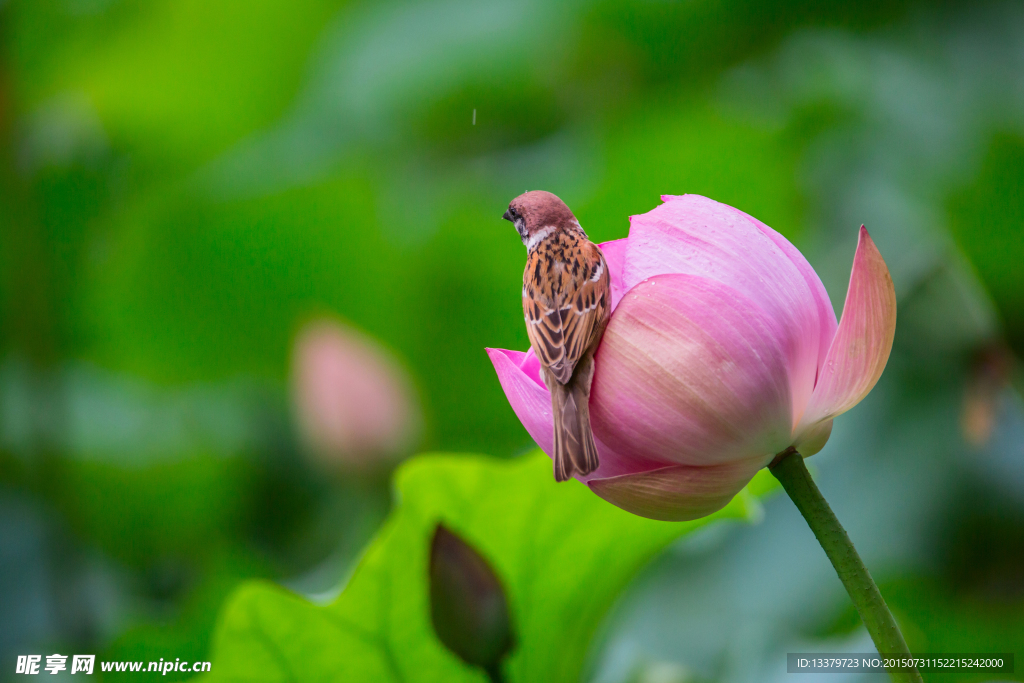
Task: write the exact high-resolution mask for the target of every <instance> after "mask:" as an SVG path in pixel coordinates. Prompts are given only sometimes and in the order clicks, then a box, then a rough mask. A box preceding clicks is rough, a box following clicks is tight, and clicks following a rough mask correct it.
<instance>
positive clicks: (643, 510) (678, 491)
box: [587, 456, 772, 522]
mask: <svg viewBox="0 0 1024 683" xmlns="http://www.w3.org/2000/svg"><path fill="white" fill-rule="evenodd" d="M771 457H772V456H767V457H759V458H752V459H748V460H739V461H734V462H728V463H723V464H720V465H707V466H703V467H699V466H693V465H670V466H668V467H662V468H659V469H655V470H649V471H647V472H640V473H637V474H624V475H620V476H617V477H608V478H606V479H591V480H590V481H589V482H587V485H588V486H590V489H591V490H592V491H593V492H594V493H596V494H597V495H599V496H601V497H602V498H604V499H605V500H607V501H608V502H609V503H611V504H613V505H616V506H618V507H620V508H622V509H623V510H626V511H627V512H632V513H633V514H635V515H640V516H641V517H647V518H649V519H660V520H664V521H667V522H681V521H686V520H690V519H698V518H700V517H704V516H705V515H710V514H711V513H712V512H715V511H717V510H720V509H722V508H723V507H725V506H726V504H728V502H729V501H730V500H732V497H733V496H735V495H736V494H737V493H739V491H740V489H742V488H743V487H744V486H746V484H747V482H749V481H750V480H751V478H752V477H753V476H754V474H756V473H757V471H758V470H759V469H761V468H762V467H764V466H765V465H766V464H768V461H769V460H771Z"/></svg>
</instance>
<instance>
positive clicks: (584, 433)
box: [550, 358, 598, 481]
mask: <svg viewBox="0 0 1024 683" xmlns="http://www.w3.org/2000/svg"><path fill="white" fill-rule="evenodd" d="M584 360H585V363H586V364H585V365H584V363H582V362H581V365H584V367H578V368H577V372H576V373H574V375H573V377H572V379H570V380H569V382H568V384H561V383H559V382H557V381H552V382H550V385H551V387H552V389H551V409H552V417H553V418H554V419H553V422H554V428H555V440H554V441H555V444H554V445H555V452H554V460H555V480H556V481H565V480H567V479H570V478H572V476H573V474H577V473H578V474H580V475H586V474H590V473H591V472H593V471H594V470H596V469H597V465H598V460H597V445H596V444H595V443H594V432H593V430H592V429H591V427H590V380H591V378H592V377H593V364H592V363H591V362H590V359H589V358H587V359H584ZM581 371H582V372H581Z"/></svg>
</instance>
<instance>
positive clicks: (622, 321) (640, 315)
mask: <svg viewBox="0 0 1024 683" xmlns="http://www.w3.org/2000/svg"><path fill="white" fill-rule="evenodd" d="M786 335H787V330H786V329H785V327H783V326H781V325H780V324H779V323H778V321H776V320H773V319H772V318H770V317H768V316H767V315H765V313H764V311H762V310H761V309H760V308H759V307H758V306H756V305H754V304H753V303H751V302H750V301H749V300H748V299H747V298H746V297H744V296H743V295H741V294H740V293H739V292H737V291H736V290H733V289H731V288H729V287H727V286H725V285H723V284H720V283H718V282H714V281H712V280H708V279H706V278H702V277H694V276H692V275H659V276H657V277H652V278H650V279H649V280H647V281H645V282H642V283H640V284H638V285H637V286H635V287H633V288H632V289H631V290H630V291H629V292H628V293H627V294H626V296H625V297H624V298H623V300H622V302H621V303H620V304H619V307H618V309H616V312H615V314H614V315H613V316H612V319H611V321H610V322H609V325H608V328H607V330H606V331H605V333H604V338H603V340H602V342H601V346H600V348H599V349H598V352H597V356H596V370H595V375H594V383H593V388H592V391H591V400H590V410H591V419H592V423H593V427H594V434H595V435H596V436H597V437H598V438H599V439H601V441H602V442H603V443H605V444H607V445H608V446H610V447H611V448H612V449H614V450H615V451H616V452H617V453H619V454H620V455H622V456H624V457H627V458H631V457H638V458H639V457H643V458H648V459H651V460H654V461H657V462H661V463H664V464H679V465H709V464H719V463H725V462H729V461H731V460H746V459H749V458H751V457H756V456H761V455H765V454H774V453H777V452H779V451H781V450H783V449H784V448H786V447H787V446H789V444H790V441H791V434H792V423H791V419H792V418H791V417H790V405H791V402H790V394H789V392H790V386H789V377H788V374H787V365H786V359H785V356H784V353H783V346H782V343H783V342H784V341H785V340H786V339H787V338H788V337H787V336H786Z"/></svg>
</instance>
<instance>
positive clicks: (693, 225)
mask: <svg viewBox="0 0 1024 683" xmlns="http://www.w3.org/2000/svg"><path fill="white" fill-rule="evenodd" d="M662 200H663V201H664V202H665V203H664V204H662V205H661V206H659V207H657V208H655V209H654V210H652V211H650V212H648V213H646V214H643V215H642V216H633V217H632V218H631V219H630V231H629V237H627V238H625V239H621V240H616V241H614V242H606V243H605V244H602V245H601V249H602V250H603V251H604V254H605V257H606V258H607V260H608V265H609V268H610V270H611V277H612V305H613V313H612V316H611V320H610V321H609V324H608V328H607V330H606V332H605V334H604V337H603V339H602V341H601V346H600V348H599V349H598V351H597V354H596V357H595V375H594V384H593V389H592V392H591V397H590V411H591V419H592V423H593V428H594V435H595V437H596V441H597V445H598V452H599V454H600V461H601V466H600V467H599V468H598V469H597V470H596V471H595V472H593V473H592V474H590V475H588V476H586V477H582V478H581V480H582V481H585V482H586V483H587V484H588V485H589V486H590V488H591V489H592V490H593V491H594V492H595V493H597V494H598V495H599V496H601V497H602V498H604V499H606V500H608V501H609V502H611V503H613V504H615V505H617V506H619V507H621V508H623V509H625V510H628V511H630V512H633V513H635V514H638V515H642V516H644V517H650V518H652V519H664V520H685V519H696V518H698V517H702V516H704V515H707V514H710V513H712V512H714V511H715V510H718V509H719V508H721V507H723V506H724V505H725V504H726V503H728V502H729V500H730V499H731V498H732V497H733V496H734V495H735V494H736V493H737V492H738V491H739V490H740V489H741V488H743V486H744V485H746V483H747V482H748V481H750V479H751V478H752V477H753V475H754V474H755V473H756V472H757V470H759V469H760V468H762V467H764V466H766V465H768V464H769V463H770V462H771V460H772V458H773V457H774V456H775V455H776V454H777V453H779V452H781V451H783V450H785V449H787V448H789V447H790V446H793V447H795V448H796V449H797V450H798V451H799V452H800V453H802V454H803V455H805V456H807V455H812V454H814V453H817V452H818V451H819V450H821V448H822V447H823V446H824V445H825V442H826V441H827V440H828V437H829V434H830V433H831V431H832V419H833V418H834V417H836V416H837V415H839V414H841V413H844V412H846V411H847V410H849V409H850V408H852V407H853V406H855V405H856V404H857V403H859V402H860V401H861V399H863V398H864V397H865V396H866V395H867V393H868V392H869V391H871V389H872V387H874V385H875V382H877V381H878V378H879V376H881V374H882V370H883V368H884V367H885V364H886V361H887V360H888V358H889V351H890V350H891V349H892V341H893V335H894V333H895V326H896V295H895V292H894V290H893V285H892V279H891V278H890V277H889V271H888V268H886V265H885V262H884V261H883V260H882V257H881V255H880V254H879V253H878V249H877V248H876V247H875V245H874V242H872V241H871V238H870V237H869V236H868V233H867V231H866V230H865V229H864V228H863V227H862V228H861V231H860V239H859V242H858V245H857V252H856V254H855V256H854V259H853V272H852V275H851V277H850V287H849V291H848V292H847V296H846V305H845V307H844V309H843V320H842V322H841V323H840V324H838V325H837V323H836V316H835V312H834V311H833V309H832V304H831V302H830V301H829V298H828V295H827V294H826V292H825V288H824V287H823V286H822V284H821V280H819V279H818V276H817V274H816V273H815V272H814V270H813V269H812V268H811V266H810V265H809V264H808V263H807V260H806V259H805V258H804V257H803V255H802V254H801V253H800V252H799V251H797V249H796V248H795V247H794V246H793V245H792V244H790V243H789V242H788V241H787V240H786V239H785V238H784V237H782V235H780V234H778V233H777V232H775V231H774V230H772V229H771V228H769V227H768V226H766V225H764V224H763V223H761V222H760V221H758V220H757V219H755V218H752V217H750V216H748V215H746V214H745V213H743V212H741V211H738V210H736V209H733V208H732V207H729V206H726V205H724V204H720V203H718V202H715V201H712V200H710V199H707V198H705V197H700V196H697V195H683V196H680V197H673V196H665V197H662ZM488 354H489V355H490V358H491V362H492V363H493V364H494V367H495V370H497V373H498V378H499V380H500V381H501V386H502V388H503V389H504V391H505V394H506V396H507V397H508V399H509V402H510V403H511V405H512V408H513V410H515V412H516V415H517V416H518V417H519V419H520V420H521V421H522V423H523V425H524V426H525V427H526V429H527V431H528V432H529V433H530V435H531V436H532V437H533V438H534V440H535V441H536V442H537V443H538V444H539V445H540V447H541V448H543V449H544V450H545V451H546V452H548V453H549V454H550V453H551V441H552V428H551V400H550V394H549V393H548V390H547V388H546V387H545V386H544V383H543V381H542V380H541V378H540V372H539V363H538V361H537V359H536V357H535V356H534V354H533V351H532V350H530V351H528V352H526V353H521V352H517V351H506V350H502V349H488Z"/></svg>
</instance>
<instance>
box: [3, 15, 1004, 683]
mask: <svg viewBox="0 0 1024 683" xmlns="http://www.w3.org/2000/svg"><path fill="white" fill-rule="evenodd" d="M0 21H2V41H3V43H2V52H0V136H2V138H0V234H2V241H0V245H2V246H0V249H2V252H0V259H2V260H0V275H2V277H0V301H2V306H3V308H2V311H3V313H2V316H3V317H2V321H3V322H2V327H0V662H2V664H0V679H4V680H6V677H9V676H12V675H13V674H11V672H12V671H13V670H14V669H13V662H14V659H15V656H16V655H17V654H24V653H27V652H35V651H40V652H41V651H43V650H46V652H47V653H49V652H51V651H61V652H63V651H65V650H70V651H74V652H95V653H97V654H98V656H99V658H100V659H140V660H141V659H152V658H156V657H160V656H164V657H166V656H171V657H182V658H190V659H193V660H194V659H202V658H207V653H208V649H209V640H210V634H211V632H212V629H213V626H214V622H215V618H216V615H217V610H218V608H219V606H220V605H221V603H222V601H223V600H224V598H225V596H226V595H227V594H228V593H229V592H230V590H231V589H232V588H233V587H234V586H236V585H237V584H238V582H239V581H241V580H242V579H245V578H253V577H263V578H268V579H272V580H276V581H281V582H283V583H284V584H285V585H286V586H288V587H290V588H293V589H294V590H297V591H299V592H304V593H307V594H314V593H320V592H323V591H327V590H329V589H330V588H331V587H332V586H335V585H337V584H338V582H339V581H340V580H341V579H342V577H343V576H345V574H346V572H347V570H348V567H350V565H351V562H352V560H353V558H354V557H356V555H357V553H358V551H359V549H360V548H361V547H362V546H363V544H364V543H365V542H366V540H367V539H368V538H369V537H370V536H371V535H372V533H373V530H374V529H375V528H376V526H377V524H378V523H379V521H380V520H381V519H382V517H383V515H384V513H385V511H386V509H387V506H388V504H389V503H388V500H389V493H388V486H387V483H386V474H382V473H380V472H377V473H369V474H368V473H365V472H363V473H358V474H357V473H349V474H344V473H338V472H333V473H331V474H325V473H324V472H323V470H322V469H319V468H318V466H317V465H316V464H315V462H314V461H313V460H311V459H310V458H308V457H306V455H308V454H307V453H306V451H307V450H308V448H307V447H306V446H304V445H303V442H302V441H301V439H299V438H297V437H296V430H295V428H294V426H293V425H294V415H293V414H294V410H293V409H292V407H291V403H290V400H291V399H290V392H289V389H288V378H289V372H290V366H289V363H290V358H291V347H292V343H293V340H294V338H295V335H296V333H297V331H298V330H299V329H300V328H301V326H302V325H303V324H304V323H305V322H307V321H309V320H311V319H314V318H316V317H318V316H322V315H328V316H335V317H338V318H340V319H342V320H344V321H347V323H348V324H351V325H352V326H354V327H356V328H358V329H360V330H362V331H364V332H366V333H367V334H368V335H370V336H372V337H373V338H375V339H376V340H378V341H379V342H380V343H381V344H382V346H383V347H384V348H386V349H389V350H390V352H391V353H393V354H394V355H395V357H397V358H398V359H399V360H400V362H401V363H402V364H403V365H404V367H405V368H407V369H408V371H409V373H410V375H411V377H412V378H413V382H414V384H415V386H416V392H417V396H418V398H417V400H418V401H419V403H420V405H421V407H422V411H423V414H424V430H423V432H422V437H421V439H420V442H419V443H418V444H417V450H445V451H473V452H482V453H487V454H490V455H494V456H497V457H512V456H515V455H517V454H521V453H522V452H524V451H525V450H527V449H528V448H530V447H532V443H531V441H530V439H529V437H528V436H527V434H526V432H525V430H523V429H522V427H521V426H520V425H519V423H518V421H517V419H516V418H515V415H514V414H513V413H512V411H511V409H510V408H509V406H508V404H507V402H506V401H505V398H504V396H503V394H502V392H501V389H500V387H499V385H498V383H497V381H496V378H495V376H494V373H493V370H492V368H491V366H490V363H489V361H488V360H487V357H486V355H485V354H484V351H483V349H484V347H485V346H490V347H503V348H518V349H525V348H526V347H527V344H528V342H527V338H526V334H525V329H524V327H523V324H522V317H521V316H522V314H521V310H520V299H519V288H520V278H521V273H522V266H523V262H524V255H523V252H522V247H521V245H520V244H519V241H518V238H517V236H516V234H515V232H514V231H513V230H512V228H511V227H510V226H509V225H508V224H507V223H504V222H502V221H501V220H500V216H501V213H502V212H503V210H504V208H505V206H506V205H507V202H508V201H509V200H510V199H511V198H512V197H514V196H515V195H517V194H519V193H520V192H522V191H524V190H527V189H539V188H543V189H547V190H550V191H553V192H555V193H557V194H559V195H560V196H561V197H562V198H563V199H565V200H566V202H567V203H568V204H569V206H570V207H572V208H573V210H574V211H575V213H576V215H577V216H578V217H579V218H580V221H581V223H582V225H583V226H584V227H585V228H586V229H587V231H588V232H589V233H590V236H591V238H592V239H595V240H596V241H602V240H608V239H615V238H619V237H624V236H625V235H626V233H627V230H628V220H627V217H628V216H629V215H632V214H637V213H642V212H645V211H647V210H649V209H651V208H653V207H654V206H655V205H656V204H657V202H658V197H659V195H661V194H682V193H698V194H704V195H707V196H710V197H712V198H714V199H717V200H719V201H723V202H726V203H728V204H731V205H734V206H736V207H738V208H740V209H742V210H744V211H746V212H748V213H750V214H752V215H754V216H757V217H758V218H760V219H761V220H763V221H765V222H766V223H768V224H769V225H771V226H773V227H774V228H776V229H777V230H779V231H780V232H782V233H783V234H785V235H786V236H787V237H788V238H789V239H790V240H792V241H793V242H794V243H795V244H796V245H797V246H798V247H800V248H801V250H803V251H804V253H805V254H807V255H808V258H809V259H810V260H811V262H812V264H813V265H814V266H815V267H816V269H817V270H818V272H819V274H820V275H821V277H822V279H823V281H824V282H825V284H826V287H827V288H828V290H829V292H830V295H831V296H832V298H833V302H834V303H835V305H836V308H837V310H840V309H841V306H842V301H843V297H844V295H845V287H846V279H847V278H848V276H849V267H850V261H851V259H852V255H853V245H854V243H855V239H856V234H857V233H856V228H857V227H858V226H859V225H860V224H861V223H866V224H867V226H868V228H869V229H870V230H871V231H872V235H873V236H874V238H875V240H876V242H877V243H878V245H879V247H880V249H881V251H882V253H883V255H884V256H885V257H886V259H887V261H888V263H889V265H890V269H891V270H892V273H893V277H894V280H895V282H896V287H897V294H898V296H899V302H900V304H899V305H900V322H899V326H898V330H897V341H896V347H895V349H894V353H893V357H892V359H891V361H890V366H889V369H888V370H887V372H886V375H885V377H884V378H883V381H882V383H881V384H880V385H879V387H878V388H877V389H876V390H875V392H873V394H872V395H871V397H870V398H869V400H868V401H866V402H865V403H864V404H863V405H862V406H860V407H858V408H857V409H856V410H855V411H853V413H851V414H850V415H849V416H848V417H846V418H843V420H841V421H840V422H837V426H836V431H835V434H834V436H833V438H832V443H830V445H829V446H828V448H826V450H825V451H824V452H823V453H822V454H821V455H820V456H816V457H815V459H814V461H813V462H814V463H815V464H816V466H817V467H818V472H819V476H820V480H821V484H822V488H823V490H825V493H826V495H827V496H828V497H829V498H830V500H832V501H833V504H834V505H835V507H836V509H837V513H838V514H839V517H840V519H842V520H843V522H844V523H845V524H847V526H848V528H849V530H850V533H851V535H852V536H853V538H854V540H855V542H857V543H858V546H859V547H860V548H861V550H862V554H864V555H865V558H866V560H867V561H868V564H869V566H871V567H872V570H873V571H875V574H876V577H877V578H878V579H879V580H880V582H881V583H882V584H883V592H885V593H886V594H887V596H888V597H889V598H890V601H891V603H892V604H893V607H894V609H895V610H896V611H897V613H899V615H900V616H901V618H903V619H905V620H906V622H907V624H908V626H907V631H908V639H910V640H911V647H912V648H915V649H916V650H922V651H960V652H964V651H999V652H1009V651H1013V649H1014V647H1017V648H1018V652H1019V653H1022V654H1024V647H1021V646H1022V645H1024V609H1022V608H1024V409H1022V405H1024V404H1022V402H1021V399H1020V386H1021V382H1020V372H1019V369H1018V367H1019V366H1018V361H1017V359H1018V358H1019V357H1020V356H1021V355H1022V354H1024V268H1022V264H1024V230H1022V224H1024V195H1022V193H1021V187H1024V184H1022V183H1024V9H1022V8H1021V6H1020V5H1019V4H1016V3H977V2H974V3H956V2H942V3H926V2H913V1H911V0H905V1H895V2H889V1H882V0H872V1H869V2H839V3H829V4H821V3H811V2H804V1H801V0H778V1H776V2H771V3H760V2H751V1H747V0H737V1H735V2H717V1H713V0H688V1H686V2H681V1H673V0H601V1H598V2H590V3H587V2H560V3H542V2H530V1H519V2H515V1H511V0H485V1H483V2H471V1H469V0H424V1H418V2H413V1H411V0H395V1H388V2H377V3H372V2H363V3H360V2H343V1H337V0H294V1H293V2H288V3H285V2H258V3H242V2H235V1H233V0H217V1H207V2H198V1H194V0H175V1H171V0H150V1H148V2H141V1H139V0H34V1H32V2H28V1H19V0H9V1H8V2H7V3H4V4H2V5H0ZM787 506H789V507H787ZM790 508H791V505H790V504H789V502H788V501H786V500H774V501H772V502H771V503H769V504H768V506H767V511H766V518H765V521H764V523H763V524H762V525H761V526H760V527H757V528H754V529H749V530H742V531H740V530H732V531H730V532H721V533H717V532H716V533H710V534H707V535H704V536H701V540H699V541H695V542H690V541H687V543H686V544H683V545H680V546H679V547H678V548H675V549H674V550H672V551H670V552H669V553H668V554H666V555H665V556H664V557H662V558H661V559H659V560H658V561H657V562H656V563H655V565H654V566H652V567H651V568H649V570H648V571H646V572H645V573H644V575H643V576H642V577H641V578H640V579H639V580H638V581H637V582H636V583H635V584H634V586H633V587H632V588H631V590H630V591H629V592H628V594H627V595H626V596H625V597H624V598H623V600H622V601H621V602H620V604H619V605H618V607H617V608H616V610H615V613H614V614H613V615H612V617H611V618H610V619H609V621H608V623H607V624H606V625H605V626H604V628H603V636H602V638H601V641H600V642H599V643H595V644H594V646H593V651H592V653H591V660H592V661H591V665H590V666H589V668H588V673H587V677H588V678H587V680H594V681H605V682H608V683H612V682H615V681H628V680H636V681H655V680H657V681H684V680H721V681H747V680H751V681H752V680H772V679H780V678H781V677H782V676H784V673H780V672H779V671H778V670H777V666H776V665H777V662H778V653H779V652H782V653H784V652H786V651H795V650H796V649H798V646H802V647H803V648H804V649H805V650H806V649H820V650H823V651H827V650H828V649H829V647H832V648H835V649H840V648H850V649H852V650H858V647H859V651H863V650H865V649H869V648H868V646H867V645H865V642H866V641H864V636H863V633H862V632H861V631H858V630H857V621H856V619H854V618H853V616H852V615H853V613H852V608H849V609H847V608H846V607H845V605H846V602H845V600H844V596H843V594H842V589H841V586H840V585H839V583H838V582H837V581H836V580H835V577H834V575H831V576H830V572H831V569H830V568H829V567H828V565H827V562H826V561H825V558H824V556H823V554H821V552H820V549H818V548H817V547H816V546H814V545H813V539H810V538H809V533H807V530H806V528H803V527H802V523H800V521H799V520H798V519H797V518H796V516H795V512H793V511H792V510H791V509H790ZM858 638H860V640H858ZM858 644H859V646H858ZM1018 668H1019V665H1018ZM658 676H660V678H658ZM1021 678H1022V677H1021V674H1017V675H1016V677H1015V680H1020V679H1021ZM830 680H832V679H830ZM965 680H983V678H978V677H973V678H971V677H970V676H968V677H967V678H965Z"/></svg>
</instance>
